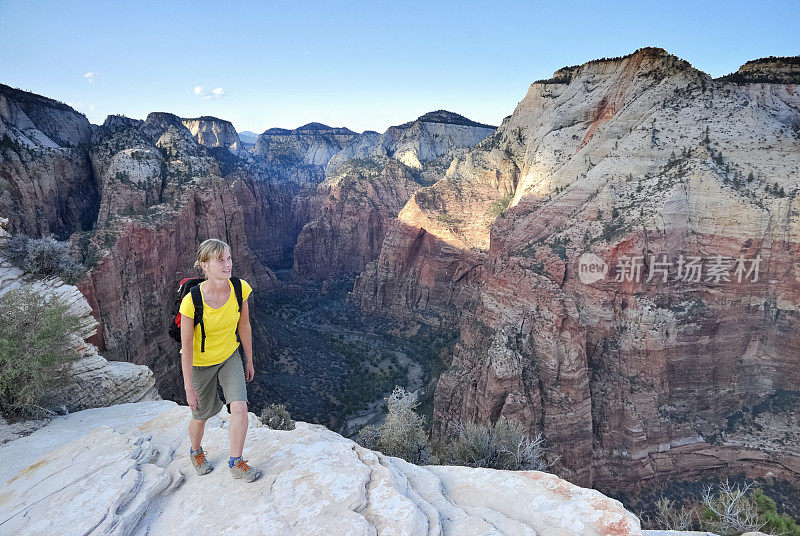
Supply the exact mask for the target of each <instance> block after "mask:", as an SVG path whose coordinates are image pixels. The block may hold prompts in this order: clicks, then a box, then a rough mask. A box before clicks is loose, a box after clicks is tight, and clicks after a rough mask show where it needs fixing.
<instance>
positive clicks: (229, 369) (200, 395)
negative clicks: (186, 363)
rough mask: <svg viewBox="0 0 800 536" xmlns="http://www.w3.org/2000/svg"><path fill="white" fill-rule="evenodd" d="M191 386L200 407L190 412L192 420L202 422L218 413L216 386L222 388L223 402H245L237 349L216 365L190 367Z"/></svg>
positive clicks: (240, 361)
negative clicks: (195, 392)
mask: <svg viewBox="0 0 800 536" xmlns="http://www.w3.org/2000/svg"><path fill="white" fill-rule="evenodd" d="M192 385H193V386H194V390H195V391H197V399H198V401H199V404H200V407H199V408H198V409H197V410H194V409H193V410H192V418H194V419H197V420H200V421H204V420H206V419H209V418H211V417H213V416H214V415H216V414H217V413H219V410H221V409H222V400H220V398H219V394H218V393H217V385H221V386H222V393H223V394H224V395H225V402H226V403H227V404H230V403H231V402H236V401H244V402H247V386H246V385H245V381H244V365H243V363H242V356H241V355H240V354H239V349H238V348H237V349H236V350H234V352H233V353H232V354H231V356H230V357H229V358H228V359H226V360H225V361H223V362H222V363H217V364H216V365H209V366H207V367H196V366H192Z"/></svg>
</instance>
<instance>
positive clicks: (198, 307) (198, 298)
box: [189, 285, 206, 352]
mask: <svg viewBox="0 0 800 536" xmlns="http://www.w3.org/2000/svg"><path fill="white" fill-rule="evenodd" d="M189 292H190V293H191V294H192V303H193V304H194V323H195V325H197V324H200V334H201V338H200V351H201V352H205V351H206V327H205V325H203V296H202V295H201V294H200V285H195V286H193V287H192V288H191V289H189Z"/></svg>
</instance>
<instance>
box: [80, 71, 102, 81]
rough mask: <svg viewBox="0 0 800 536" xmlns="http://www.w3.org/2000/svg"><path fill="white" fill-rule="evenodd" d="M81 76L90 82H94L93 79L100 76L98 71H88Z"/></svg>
mask: <svg viewBox="0 0 800 536" xmlns="http://www.w3.org/2000/svg"><path fill="white" fill-rule="evenodd" d="M83 77H84V78H85V79H86V80H88V81H89V83H90V84H91V83H92V82H94V81H95V80H97V79H98V78H99V77H100V73H95V72H92V71H89V72H88V73H86V74H85V75H83Z"/></svg>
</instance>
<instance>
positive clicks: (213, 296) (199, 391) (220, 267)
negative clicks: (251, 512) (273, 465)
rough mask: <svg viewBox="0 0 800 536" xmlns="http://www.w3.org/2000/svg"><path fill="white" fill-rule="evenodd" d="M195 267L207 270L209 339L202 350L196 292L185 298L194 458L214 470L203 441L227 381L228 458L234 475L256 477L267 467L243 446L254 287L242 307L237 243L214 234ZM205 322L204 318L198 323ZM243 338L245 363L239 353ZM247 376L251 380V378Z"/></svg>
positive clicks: (204, 290) (184, 346)
mask: <svg viewBox="0 0 800 536" xmlns="http://www.w3.org/2000/svg"><path fill="white" fill-rule="evenodd" d="M194 265H195V267H198V266H199V267H200V268H202V269H203V273H204V274H205V277H206V280H205V281H203V283H201V284H200V294H201V296H202V300H203V315H202V318H203V327H204V328H205V335H206V339H205V344H204V347H203V349H202V350H203V351H201V329H200V326H199V325H198V326H196V327H195V325H194V303H193V302H192V295H191V293H187V294H186V296H185V297H184V298H183V301H181V306H180V313H181V366H182V368H183V383H184V386H185V387H186V401H187V402H188V403H189V407H190V408H191V409H192V420H191V421H190V422H189V439H190V440H191V443H192V446H191V448H190V449H189V457H190V458H191V460H192V465H193V466H194V467H195V469H196V470H197V473H198V474H200V475H205V474H207V473H209V472H210V471H211V470H212V469H213V467H212V466H211V464H210V463H209V462H208V460H206V457H205V452H203V448H202V447H201V445H200V441H201V440H202V439H203V432H204V430H205V425H206V420H207V419H208V418H209V417H213V416H214V415H216V414H217V413H219V411H220V409H222V401H221V400H220V398H219V395H218V394H217V384H219V385H222V391H223V393H224V394H225V400H226V401H227V403H228V404H230V412H231V422H230V428H229V431H228V433H229V438H230V444H231V456H230V460H229V462H228V465H229V467H230V471H231V473H232V474H233V476H234V478H243V479H244V480H245V481H247V482H253V481H254V480H256V479H257V478H258V477H259V476H261V471H259V470H258V469H256V468H254V467H250V466H249V465H248V464H247V461H246V460H245V459H243V458H242V449H243V448H244V440H245V437H246V435H247V387H246V385H245V381H248V382H249V381H251V380H252V379H253V376H255V369H254V368H253V348H252V332H251V331H250V315H249V309H248V307H247V297H248V296H249V295H250V292H251V291H252V289H251V287H250V285H248V284H247V282H246V281H244V280H241V282H242V312H241V314H240V313H239V304H238V302H237V299H236V295H235V293H234V290H233V284H232V283H231V281H230V277H231V269H232V266H233V263H232V261H231V248H230V247H228V244H226V243H225V242H222V241H221V240H216V239H214V238H212V239H209V240H206V241H205V242H203V243H202V244H200V247H199V248H198V250H197V261H196V262H195V263H194ZM198 324H199V323H198ZM237 331H238V333H239V338H240V339H241V341H242V346H243V348H244V356H245V360H244V361H245V362H244V366H242V358H241V355H240V354H239V341H238V340H237V339H236V333H237ZM245 378H246V380H245Z"/></svg>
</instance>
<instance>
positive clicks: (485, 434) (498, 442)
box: [439, 417, 549, 471]
mask: <svg viewBox="0 0 800 536" xmlns="http://www.w3.org/2000/svg"><path fill="white" fill-rule="evenodd" d="M456 430H457V433H458V436H457V437H456V440H455V442H453V443H451V444H449V445H447V446H445V447H443V448H442V449H441V453H440V454H439V456H440V458H442V459H444V460H446V462H447V463H448V464H451V465H466V466H468V467H489V468H492V469H505V470H511V471H527V470H536V471H543V470H545V469H546V468H547V467H548V466H549V464H548V463H547V462H545V459H544V446H543V443H544V440H543V438H542V434H541V433H539V434H538V435H537V436H536V437H535V438H528V437H526V436H525V429H524V427H523V425H522V423H520V422H519V421H515V420H509V419H506V418H505V417H501V418H500V419H498V421H497V422H496V423H494V424H492V425H489V426H487V425H485V424H480V423H472V422H467V423H458V425H457V426H456Z"/></svg>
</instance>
